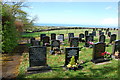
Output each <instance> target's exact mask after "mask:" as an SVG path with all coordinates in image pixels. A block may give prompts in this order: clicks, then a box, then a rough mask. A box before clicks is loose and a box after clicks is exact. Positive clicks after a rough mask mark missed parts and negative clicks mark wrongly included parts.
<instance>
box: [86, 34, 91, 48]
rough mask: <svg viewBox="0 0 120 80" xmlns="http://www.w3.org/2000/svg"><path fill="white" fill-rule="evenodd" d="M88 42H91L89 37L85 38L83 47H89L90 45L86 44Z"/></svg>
mask: <svg viewBox="0 0 120 80" xmlns="http://www.w3.org/2000/svg"><path fill="white" fill-rule="evenodd" d="M89 41H91V37H90V36H85V45H84V46H85V47H89V46H90V44H89V43H88V42H89Z"/></svg>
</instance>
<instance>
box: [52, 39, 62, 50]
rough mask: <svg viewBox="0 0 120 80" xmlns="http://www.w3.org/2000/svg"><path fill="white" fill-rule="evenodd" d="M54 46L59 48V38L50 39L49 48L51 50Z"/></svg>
mask: <svg viewBox="0 0 120 80" xmlns="http://www.w3.org/2000/svg"><path fill="white" fill-rule="evenodd" d="M54 47H57V48H59V49H60V41H59V40H52V42H51V50H53V48H54Z"/></svg>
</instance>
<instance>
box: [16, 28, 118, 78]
mask: <svg viewBox="0 0 120 80" xmlns="http://www.w3.org/2000/svg"><path fill="white" fill-rule="evenodd" d="M99 30H101V29H97V30H95V31H96V34H95V35H93V36H94V40H92V39H93V37H91V35H92V34H91V32H92V31H93V29H76V30H73V29H69V30H59V33H58V31H57V30H56V31H55V30H54V31H49V32H48V31H44V32H35V33H25V34H24V35H22V36H23V37H24V38H25V37H26V40H25V43H21V44H25V45H26V46H27V51H26V52H23V53H22V55H21V56H22V58H21V59H20V60H21V61H20V65H19V67H18V71H19V73H18V75H17V78H18V79H19V78H20V79H21V78H35V79H36V78H117V77H118V70H117V69H118V60H119V59H120V40H119V38H118V37H117V36H118V30H109V31H110V32H111V34H112V35H115V36H113V37H114V39H113V38H111V37H112V36H110V37H109V36H108V35H105V34H101V35H100V34H99ZM73 31H74V32H73ZM86 31H88V32H87V34H86ZM105 31H106V30H103V31H102V32H105ZM72 32H73V33H72ZM60 34H62V37H61V35H60ZM40 35H41V36H40ZM27 37H28V38H27ZM81 39H82V40H84V41H81ZM111 39H112V40H111ZM110 42H111V43H112V44H110ZM106 45H108V46H106Z"/></svg>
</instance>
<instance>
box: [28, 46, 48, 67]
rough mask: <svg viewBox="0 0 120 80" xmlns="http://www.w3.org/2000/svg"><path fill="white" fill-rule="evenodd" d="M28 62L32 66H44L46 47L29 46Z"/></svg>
mask: <svg viewBox="0 0 120 80" xmlns="http://www.w3.org/2000/svg"><path fill="white" fill-rule="evenodd" d="M29 64H30V67H33V66H46V65H47V63H46V47H39V46H31V47H30V48H29Z"/></svg>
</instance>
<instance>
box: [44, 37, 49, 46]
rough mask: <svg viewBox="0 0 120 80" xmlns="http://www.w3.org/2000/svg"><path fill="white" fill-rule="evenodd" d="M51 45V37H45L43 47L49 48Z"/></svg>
mask: <svg viewBox="0 0 120 80" xmlns="http://www.w3.org/2000/svg"><path fill="white" fill-rule="evenodd" d="M49 44H50V37H49V36H44V37H43V46H47V45H49Z"/></svg>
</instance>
